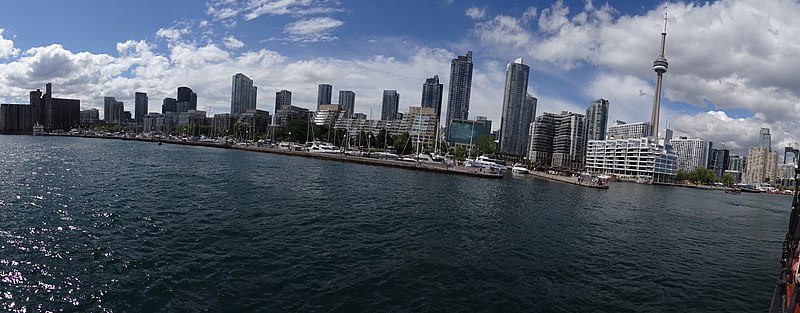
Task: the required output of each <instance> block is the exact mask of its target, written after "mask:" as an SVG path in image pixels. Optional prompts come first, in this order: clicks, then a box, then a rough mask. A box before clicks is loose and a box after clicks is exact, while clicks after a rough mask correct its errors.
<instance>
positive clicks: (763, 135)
mask: <svg viewBox="0 0 800 313" xmlns="http://www.w3.org/2000/svg"><path fill="white" fill-rule="evenodd" d="M758 141H759V144H760V145H762V146H764V147H767V151H772V135H770V133H769V128H766V127H764V128H761V129H760V130H759V131H758Z"/></svg>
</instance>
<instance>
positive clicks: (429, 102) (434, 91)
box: [420, 75, 444, 120]
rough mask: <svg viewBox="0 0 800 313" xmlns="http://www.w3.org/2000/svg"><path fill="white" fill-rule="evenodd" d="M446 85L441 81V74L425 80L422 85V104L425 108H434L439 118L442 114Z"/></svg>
mask: <svg viewBox="0 0 800 313" xmlns="http://www.w3.org/2000/svg"><path fill="white" fill-rule="evenodd" d="M443 91H444V85H442V84H440V83H439V75H434V76H433V77H431V78H428V79H426V80H425V84H423V85H422V101H421V102H420V106H422V107H423V108H433V109H434V112H436V118H437V120H438V119H439V117H440V116H441V114H442V93H443Z"/></svg>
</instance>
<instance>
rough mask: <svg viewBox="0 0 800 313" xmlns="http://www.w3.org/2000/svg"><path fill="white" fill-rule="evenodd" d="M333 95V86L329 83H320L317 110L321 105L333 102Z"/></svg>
mask: <svg viewBox="0 0 800 313" xmlns="http://www.w3.org/2000/svg"><path fill="white" fill-rule="evenodd" d="M332 95H333V86H331V85H329V84H319V86H318V87H317V110H319V106H320V105H326V104H331V97H332Z"/></svg>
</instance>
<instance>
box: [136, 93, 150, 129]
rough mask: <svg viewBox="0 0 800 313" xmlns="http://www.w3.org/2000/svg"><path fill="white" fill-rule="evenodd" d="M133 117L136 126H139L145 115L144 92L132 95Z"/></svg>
mask: <svg viewBox="0 0 800 313" xmlns="http://www.w3.org/2000/svg"><path fill="white" fill-rule="evenodd" d="M134 109H135V112H134V114H135V115H134V117H135V119H136V124H141V123H142V120H143V119H144V115H145V114H147V94H146V93H144V92H137V93H135V94H134Z"/></svg>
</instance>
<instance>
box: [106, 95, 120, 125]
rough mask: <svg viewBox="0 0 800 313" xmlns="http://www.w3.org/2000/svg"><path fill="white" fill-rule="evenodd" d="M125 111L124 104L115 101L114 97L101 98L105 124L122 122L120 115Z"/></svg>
mask: <svg viewBox="0 0 800 313" xmlns="http://www.w3.org/2000/svg"><path fill="white" fill-rule="evenodd" d="M124 111H125V104H124V103H122V101H117V100H116V99H114V97H104V98H103V121H104V122H105V123H106V124H120V123H122V115H123V112H124Z"/></svg>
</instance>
